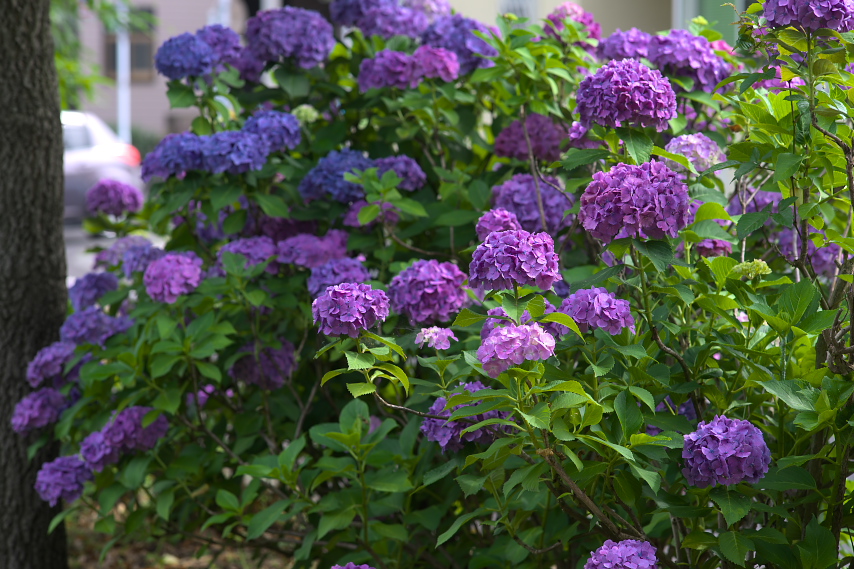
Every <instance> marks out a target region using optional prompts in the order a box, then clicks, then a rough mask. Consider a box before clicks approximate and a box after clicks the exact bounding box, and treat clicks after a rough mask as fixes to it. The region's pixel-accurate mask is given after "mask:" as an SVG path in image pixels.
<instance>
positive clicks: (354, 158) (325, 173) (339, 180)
mask: <svg viewBox="0 0 854 569" xmlns="http://www.w3.org/2000/svg"><path fill="white" fill-rule="evenodd" d="M373 167H374V162H373V160H371V159H370V158H367V157H366V156H365V155H364V154H363V153H362V152H359V151H357V150H351V149H349V148H345V149H343V150H340V151H336V150H333V151H332V152H330V153H329V154H327V155H326V156H325V157H323V158H321V159H320V161H319V162H318V163H317V166H315V167H314V168H313V169H312V170H310V171H309V173H308V174H306V176H305V178H303V179H302V181H301V182H300V183H299V193H300V194H302V197H303V199H305V200H306V201H311V200H318V199H321V198H322V197H323V196H324V195H326V194H329V195H330V196H331V197H332V199H334V200H336V201H339V202H341V203H349V202H353V201H356V200H358V199H360V198H363V197H365V190H364V189H362V186H360V185H358V184H354V183H353V182H348V181H347V180H345V179H344V174H347V173H353V172H355V171H356V170H361V171H364V170H367V169H369V168H373Z"/></svg>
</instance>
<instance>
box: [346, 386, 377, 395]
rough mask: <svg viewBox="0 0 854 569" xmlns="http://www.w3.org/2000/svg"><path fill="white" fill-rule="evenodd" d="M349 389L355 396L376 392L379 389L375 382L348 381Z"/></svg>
mask: <svg viewBox="0 0 854 569" xmlns="http://www.w3.org/2000/svg"><path fill="white" fill-rule="evenodd" d="M347 390H348V391H349V392H350V394H351V395H352V396H353V397H361V396H362V395H368V394H370V393H374V392H375V391H376V390H377V386H376V385H374V384H373V383H348V384H347Z"/></svg>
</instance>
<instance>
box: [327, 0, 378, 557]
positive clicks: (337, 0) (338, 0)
mask: <svg viewBox="0 0 854 569" xmlns="http://www.w3.org/2000/svg"><path fill="white" fill-rule="evenodd" d="M340 1H341V0H336V2H340ZM329 569H374V568H373V567H371V566H370V565H368V564H364V565H356V564H355V563H353V562H352V561H351V562H350V563H348V564H347V565H333V566H332V567H330V568H329Z"/></svg>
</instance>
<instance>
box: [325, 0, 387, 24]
mask: <svg viewBox="0 0 854 569" xmlns="http://www.w3.org/2000/svg"><path fill="white" fill-rule="evenodd" d="M392 2H394V3H396V2H397V0H333V2H332V5H331V6H329V13H330V17H331V18H332V22H333V23H334V24H335V25H336V26H355V25H356V22H358V21H359V20H360V19H362V17H363V16H364V15H365V12H367V11H368V10H370V9H371V8H373V7H375V6H379V5H381V4H388V3H392Z"/></svg>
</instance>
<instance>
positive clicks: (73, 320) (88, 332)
mask: <svg viewBox="0 0 854 569" xmlns="http://www.w3.org/2000/svg"><path fill="white" fill-rule="evenodd" d="M131 326H133V320H131V319H130V318H127V317H123V316H120V317H116V318H114V317H112V316H110V315H108V314H106V313H105V312H104V311H103V310H101V309H100V308H99V307H97V306H90V307H89V308H85V309H83V310H80V311H78V312H75V313H74V314H72V315H71V316H69V317H68V319H66V321H65V323H64V324H63V325H62V328H60V329H59V338H60V340H62V341H63V342H72V343H74V344H77V345H81V344H95V345H99V346H103V345H104V342H106V341H107V340H108V339H109V338H111V337H112V336H114V335H116V334H121V333H122V332H125V331H127V330H128V329H129V328H130V327H131Z"/></svg>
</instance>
